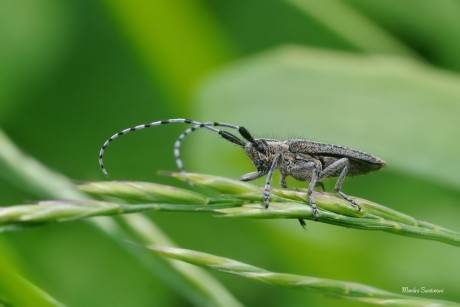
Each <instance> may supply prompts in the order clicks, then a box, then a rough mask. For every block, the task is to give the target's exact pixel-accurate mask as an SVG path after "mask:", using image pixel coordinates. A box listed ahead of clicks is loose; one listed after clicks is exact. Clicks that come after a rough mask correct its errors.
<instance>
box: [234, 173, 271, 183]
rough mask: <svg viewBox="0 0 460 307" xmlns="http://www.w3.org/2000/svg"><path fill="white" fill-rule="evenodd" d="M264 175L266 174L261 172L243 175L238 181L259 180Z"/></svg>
mask: <svg viewBox="0 0 460 307" xmlns="http://www.w3.org/2000/svg"><path fill="white" fill-rule="evenodd" d="M265 174H266V173H263V172H252V173H248V174H244V175H243V176H241V177H240V180H241V181H251V180H254V179H257V178H260V177H262V176H263V175H265Z"/></svg>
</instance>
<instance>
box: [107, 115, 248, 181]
mask: <svg viewBox="0 0 460 307" xmlns="http://www.w3.org/2000/svg"><path fill="white" fill-rule="evenodd" d="M171 123H185V124H193V125H195V126H202V127H203V128H206V129H208V130H211V131H213V132H215V133H217V134H219V135H220V136H222V137H223V138H225V139H226V140H228V141H231V142H233V143H235V142H238V141H239V142H242V141H241V140H239V139H238V138H236V137H235V136H234V135H232V134H230V133H228V132H226V131H221V130H218V129H216V128H213V127H212V125H205V124H203V123H201V122H198V121H194V120H190V119H185V118H174V119H167V120H160V121H156V122H151V123H148V124H143V125H138V126H134V127H131V128H127V129H124V130H121V131H120V132H118V133H115V134H114V135H112V136H111V137H110V138H109V139H108V140H106V141H105V142H104V144H103V145H102V148H101V150H100V152H99V166H100V167H101V170H102V172H103V173H104V175H105V176H108V173H107V170H106V168H105V166H104V162H103V157H104V153H105V150H106V148H107V146H109V144H110V143H111V142H112V141H113V140H115V139H116V138H118V137H120V136H122V135H124V134H127V133H130V132H134V131H137V130H142V129H145V128H150V127H155V126H159V125H165V124H171ZM213 124H219V123H213ZM222 126H224V127H228V128H232V129H239V128H240V127H239V126H235V125H231V124H222ZM242 143H244V142H242Z"/></svg>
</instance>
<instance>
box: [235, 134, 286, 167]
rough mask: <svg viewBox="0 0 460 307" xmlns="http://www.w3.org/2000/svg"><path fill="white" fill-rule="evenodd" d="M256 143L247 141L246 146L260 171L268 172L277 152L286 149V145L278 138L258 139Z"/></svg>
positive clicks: (249, 155)
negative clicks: (277, 139)
mask: <svg viewBox="0 0 460 307" xmlns="http://www.w3.org/2000/svg"><path fill="white" fill-rule="evenodd" d="M255 141H256V143H255V144H253V143H247V144H246V146H245V147H244V150H245V151H246V154H247V155H248V157H249V159H251V161H252V163H253V164H254V166H255V167H256V168H257V170H258V171H259V172H268V170H269V169H270V167H271V165H272V162H273V159H274V158H275V155H276V153H277V152H280V151H284V150H285V148H284V147H286V145H285V144H284V143H283V142H280V141H276V140H268V141H267V140H264V139H256V140H255Z"/></svg>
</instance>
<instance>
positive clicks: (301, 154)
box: [99, 118, 385, 227]
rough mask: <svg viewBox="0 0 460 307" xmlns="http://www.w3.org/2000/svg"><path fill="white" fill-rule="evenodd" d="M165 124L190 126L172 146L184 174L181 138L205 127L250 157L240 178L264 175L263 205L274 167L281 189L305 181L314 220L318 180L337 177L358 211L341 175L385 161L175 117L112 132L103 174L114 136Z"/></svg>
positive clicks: (332, 147) (359, 172) (373, 168)
mask: <svg viewBox="0 0 460 307" xmlns="http://www.w3.org/2000/svg"><path fill="white" fill-rule="evenodd" d="M169 123H186V124H192V125H193V126H192V127H190V128H188V129H187V130H185V132H184V133H182V134H181V135H180V136H179V138H178V140H177V141H176V143H175V145H174V155H175V158H176V164H177V166H178V167H179V169H180V170H181V172H182V173H183V174H184V175H186V172H185V170H184V167H183V163H182V161H181V159H180V147H181V143H182V140H183V139H184V138H185V136H187V135H188V134H190V133H192V132H193V131H195V130H196V129H198V128H205V129H208V130H210V131H212V132H215V133H217V134H219V135H220V136H222V137H223V138H224V139H226V140H227V141H230V142H232V143H234V144H237V145H239V146H241V147H242V148H243V149H244V151H245V152H246V154H247V156H248V157H249V158H250V159H251V161H252V163H253V164H254V166H255V167H256V169H257V171H255V172H252V173H248V174H245V175H243V176H242V177H241V178H240V180H242V181H251V180H254V179H257V178H260V177H262V176H265V175H267V178H266V181H265V188H264V195H263V201H264V204H265V207H266V208H268V207H269V203H270V186H271V181H272V175H273V173H274V171H275V170H276V169H279V171H280V173H281V179H280V184H281V186H282V187H283V188H287V185H286V177H288V176H291V177H293V178H294V179H296V180H299V181H307V182H309V185H308V190H307V191H308V196H309V200H310V205H311V207H312V211H313V214H314V216H315V219H316V220H317V219H318V209H317V207H316V204H315V200H314V197H313V190H314V187H315V185H316V184H320V185H321V186H322V187H323V190H324V186H323V185H322V182H321V180H322V179H324V178H329V177H337V178H338V179H337V182H336V184H335V187H334V191H335V192H337V193H338V194H339V195H340V196H341V197H342V198H343V199H345V200H346V201H348V202H349V203H350V204H351V205H352V206H354V207H355V208H357V210H361V208H360V207H359V205H358V204H357V203H356V202H355V201H353V199H351V198H350V197H349V196H347V195H346V194H345V193H343V192H342V191H341V188H342V184H343V181H344V179H345V176H346V175H351V176H354V175H363V174H367V173H369V172H372V171H376V170H379V169H380V168H382V167H383V166H385V161H383V160H382V159H380V158H378V157H376V156H373V155H370V154H368V153H365V152H362V151H359V150H355V149H351V148H347V147H342V146H338V145H332V144H327V143H320V142H314V141H308V140H302V139H292V140H287V141H278V140H273V139H254V138H253V137H252V135H251V134H250V133H249V131H248V130H246V129H245V128H244V127H241V126H235V125H232V124H225V123H217V122H204V123H201V122H197V121H193V120H189V119H181V118H179V119H168V120H162V121H157V122H152V123H149V124H145V125H139V126H135V127H132V128H127V129H124V130H122V131H120V132H118V133H116V134H114V135H113V136H112V137H110V138H109V139H108V140H107V141H105V143H104V144H103V146H102V148H101V151H100V154H99V164H100V166H101V168H102V170H103V172H104V174H106V175H107V172H106V170H105V167H104V164H103V161H102V158H103V155H104V151H105V149H106V147H107V146H108V144H109V143H111V142H112V141H113V140H114V139H116V138H118V137H119V136H121V135H123V134H126V133H129V132H132V131H136V130H140V129H144V128H149V127H154V126H158V125H163V124H169ZM216 126H218V127H225V128H230V129H235V130H238V132H239V133H240V135H241V136H242V137H243V138H244V139H245V140H246V141H247V142H245V141H243V140H241V139H239V138H238V137H237V136H235V135H233V134H231V133H229V132H227V131H223V130H219V129H216V128H215V127H216ZM299 222H300V224H301V225H302V226H303V227H305V222H304V221H303V220H302V219H300V220H299Z"/></svg>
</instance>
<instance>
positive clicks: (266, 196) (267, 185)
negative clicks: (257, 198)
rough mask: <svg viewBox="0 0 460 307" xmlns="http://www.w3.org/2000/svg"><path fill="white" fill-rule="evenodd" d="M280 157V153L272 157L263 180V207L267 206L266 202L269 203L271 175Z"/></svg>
mask: <svg viewBox="0 0 460 307" xmlns="http://www.w3.org/2000/svg"><path fill="white" fill-rule="evenodd" d="M280 158H281V154H280V153H277V154H276V156H275V158H274V159H273V162H272V165H271V167H270V170H269V171H268V174H267V179H266V180H265V187H264V204H265V208H268V204H269V203H270V185H271V183H272V176H273V173H274V172H275V169H276V166H277V165H278V162H279V160H280Z"/></svg>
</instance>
